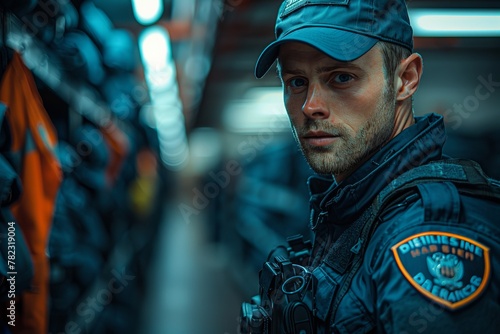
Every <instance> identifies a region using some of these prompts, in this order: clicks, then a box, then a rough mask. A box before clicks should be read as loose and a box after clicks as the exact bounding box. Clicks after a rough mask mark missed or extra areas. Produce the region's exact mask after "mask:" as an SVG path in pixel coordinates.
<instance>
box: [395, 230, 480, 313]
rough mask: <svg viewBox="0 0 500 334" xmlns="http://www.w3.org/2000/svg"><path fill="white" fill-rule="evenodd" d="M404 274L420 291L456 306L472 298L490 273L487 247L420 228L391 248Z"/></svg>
mask: <svg viewBox="0 0 500 334" xmlns="http://www.w3.org/2000/svg"><path fill="white" fill-rule="evenodd" d="M391 250H392V252H393V254H394V257H395V259H396V263H397V265H398V267H399V269H400V270H401V272H402V273H403V275H404V277H405V278H406V279H407V280H408V281H409V282H410V283H411V285H413V286H414V287H415V288H416V289H417V290H418V291H419V292H420V293H422V294H423V295H425V296H426V297H428V298H430V299H431V300H433V301H435V302H436V303H438V304H440V305H443V306H445V307H447V308H448V309H450V310H456V309H458V308H460V307H463V306H465V305H467V304H469V303H471V302H472V301H473V300H475V299H476V298H477V297H478V296H479V295H480V294H481V293H482V292H483V290H484V288H485V287H486V285H487V283H488V279H489V276H490V258H489V248H488V247H486V246H484V245H482V244H480V243H479V242H476V241H474V240H472V239H470V238H466V237H463V236H460V235H458V234H453V233H447V232H423V233H418V234H415V235H412V236H411V237H408V238H406V239H404V240H403V241H401V242H398V243H397V244H396V245H394V246H393V247H392V248H391Z"/></svg>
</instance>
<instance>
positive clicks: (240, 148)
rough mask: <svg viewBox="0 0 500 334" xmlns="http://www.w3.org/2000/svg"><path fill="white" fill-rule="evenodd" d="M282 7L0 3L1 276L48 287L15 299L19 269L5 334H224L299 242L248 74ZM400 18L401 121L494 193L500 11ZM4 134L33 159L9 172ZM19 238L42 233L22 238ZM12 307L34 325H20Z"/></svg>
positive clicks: (487, 8)
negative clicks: (418, 119)
mask: <svg viewBox="0 0 500 334" xmlns="http://www.w3.org/2000/svg"><path fill="white" fill-rule="evenodd" d="M280 4H281V1H279V0H85V1H83V0H71V1H70V0H22V1H12V0H1V1H0V10H1V13H0V17H1V21H2V25H1V30H2V35H1V36H2V40H1V47H2V53H1V60H2V62H1V66H2V67H1V70H2V86H1V87H0V96H1V97H2V98H1V99H0V101H1V104H0V126H1V128H0V129H1V131H0V158H1V160H0V167H1V168H4V167H3V163H4V160H5V161H8V162H9V163H12V161H14V163H12V164H13V166H14V167H13V168H11V169H14V170H15V172H16V173H17V174H19V176H20V185H22V187H21V186H18V187H17V188H16V187H15V186H16V184H17V183H15V182H13V185H12V188H11V189H10V191H11V193H10V194H11V195H12V196H13V197H12V196H11V200H10V202H8V201H5V202H4V200H3V198H4V197H3V196H4V194H3V193H2V197H1V198H2V210H4V209H5V210H7V211H9V213H8V214H9V216H7V211H5V212H4V211H2V212H3V213H2V215H3V216H2V217H3V220H5V223H6V222H9V221H15V222H17V225H16V226H17V227H16V228H18V229H19V230H18V231H16V238H17V240H18V244H17V246H16V247H17V261H18V263H17V266H18V268H21V267H22V266H23V265H24V263H25V262H23V259H25V260H26V259H28V258H29V254H30V252H31V253H36V258H33V262H34V263H36V266H35V269H34V272H33V275H34V276H35V277H37V279H39V281H37V282H38V283H39V284H41V285H43V284H44V283H45V284H46V285H47V286H48V290H47V291H38V292H33V291H31V290H33V289H31V290H29V277H30V276H29V273H26V274H25V276H22V275H21V274H20V272H21V271H20V270H19V273H18V276H17V284H18V285H17V289H18V290H19V291H18V293H21V292H23V291H28V290H29V291H30V292H29V293H28V297H26V298H27V299H26V300H25V301H21V300H20V299H19V300H17V302H16V303H17V304H16V305H19V308H18V310H19V313H18V314H17V319H16V327H18V328H19V327H22V326H26V327H25V329H26V330H27V332H30V333H45V332H49V333H93V334H94V333H96V334H100V333H121V334H123V333H145V334H162V333H166V334H199V333H203V334H233V333H238V316H239V310H240V305H241V302H242V301H246V300H248V299H249V298H250V297H251V296H253V295H255V294H257V292H258V290H257V289H258V271H259V270H260V268H261V265H262V262H263V261H265V259H266V256H267V254H268V252H269V251H270V250H271V249H273V248H274V247H276V246H277V245H280V244H284V243H285V241H286V237H288V236H291V235H295V234H302V235H305V236H306V238H308V237H310V235H309V233H310V230H309V227H308V220H309V212H308V210H309V206H308V199H309V198H308V191H307V186H306V180H307V178H308V176H310V175H312V174H313V172H312V171H311V170H310V169H309V167H308V166H307V164H306V163H305V161H304V160H303V158H302V156H301V155H300V153H299V151H298V149H297V147H296V144H295V143H294V141H293V138H292V136H291V133H290V129H289V123H288V119H287V116H286V113H285V110H284V107H283V102H282V97H281V87H280V81H279V79H278V78H277V76H276V75H275V74H274V72H273V71H274V70H273V69H271V71H270V73H268V75H266V76H265V77H264V78H263V79H259V80H257V79H255V77H254V74H253V68H254V65H255V62H256V60H257V58H258V56H259V54H260V52H261V51H262V49H263V48H264V47H265V46H266V45H267V44H268V43H269V42H270V41H272V40H273V39H274V22H275V16H276V13H277V10H278V7H279V5H280ZM408 6H409V10H410V18H411V20H412V23H413V24H414V27H415V51H416V52H419V53H420V54H421V55H422V56H423V58H424V74H423V78H422V83H421V85H420V88H419V90H418V92H417V94H416V96H415V102H414V109H415V114H416V115H417V116H419V115H424V114H426V113H430V112H434V113H438V114H442V115H443V116H444V117H445V122H446V126H447V131H448V140H447V143H446V146H445V151H446V152H445V153H447V154H449V155H451V156H454V157H461V158H471V159H474V160H476V161H477V162H479V163H480V164H481V165H482V166H483V168H484V170H485V171H486V172H487V173H488V174H489V175H490V176H492V177H496V178H500V64H499V62H498V59H500V26H499V22H500V3H499V2H498V1H495V0H468V1H466V0H455V1H450V0H434V1H426V0H412V1H408ZM436 15H437V16H436ZM457 15H458V16H457ZM429 20H430V21H429ZM426 22H430V24H427V25H426ZM453 22H456V23H459V24H458V25H455V26H452V24H453ZM445 24H448V26H446V25H445ZM5 110H9V111H5ZM35 111H36V112H35ZM4 114H5V119H6V120H4ZM16 117H17V118H16ZM24 119H26V122H25V123H26V124H25V123H23V122H24V121H23V120H24ZM7 121H9V122H18V123H19V124H21V123H22V124H21V125H19V128H20V129H24V130H25V131H24V130H23V131H24V132H22V131H21V132H16V131H17V130H15V129H17V128H16V127H12V126H10V127H9V126H7V125H6V124H7ZM40 122H41V123H42V124H43V129H42V130H40V128H39V127H38V126H39V124H41V123H40ZM16 124H17V123H16ZM33 124H36V125H33ZM12 129H14V130H12ZM19 133H23V134H25V136H27V137H26V138H28V137H29V136H33V138H34V139H33V140H34V142H35V143H36V144H37V145H39V142H43V143H45V144H46V142H47V141H48V142H49V144H47V145H48V147H49V149H44V150H42V149H40V150H39V151H38V152H37V154H39V156H40V157H41V158H40V159H35V160H33V161H35V162H34V163H26V162H25V163H24V164H22V163H21V164H19V163H18V164H16V163H15V162H16V161H18V160H16V159H17V158H16V157H18V156H19V155H20V154H26V156H27V155H28V153H26V152H25V151H23V150H24V149H25V147H22V148H19V147H17V148H16V143H17V141H18V140H20V139H18V138H17V137H16V136H17V135H19ZM33 134H34V135H33ZM23 138H24V137H23ZM30 138H31V137H30ZM40 145H41V144H40ZM42 146H43V145H42ZM47 156H50V159H53V160H50V159H48V160H47V159H46V157H47ZM23 157H24V156H23ZM19 161H21V160H19ZM23 161H28V159H27V158H26V160H23ZM56 167H57V168H56ZM30 168H31V169H30ZM9 171H10V169H9ZM37 171H38V172H37ZM2 172H3V169H2ZM5 175H7V173H5ZM9 175H10V174H9ZM26 175H33V177H32V178H31V179H30V178H27V177H26ZM45 187H47V188H45ZM47 189H52V190H53V191H52V192H51V194H50V196H49V197H50V199H48V197H47V196H48V195H47V193H48V191H46V190H47ZM16 194H17V195H16ZM24 194H33V195H30V196H34V197H30V198H35V199H37V201H38V198H42V199H40V202H35V201H32V200H23V198H26V195H24ZM44 194H45V195H44ZM22 196H25V197H22ZM37 196H38V197H37ZM44 196H45V197H44ZM16 200H18V201H17V202H16ZM30 212H35V213H36V214H27V213H30ZM42 213H43V214H42ZM10 215H11V216H10ZM44 217H45V218H44ZM43 219H45V220H43ZM3 220H2V224H4V221H3ZM25 221H29V223H26V222H25ZM30 224H32V225H36V226H39V227H40V231H41V232H40V233H30V232H26V230H27V227H25V226H28V227H29V226H31V225H30ZM5 226H7V225H5ZM0 232H1V233H4V232H2V231H0ZM21 232H23V233H24V240H21V239H22V238H23V234H22V233H21ZM6 233H7V232H5V233H4V234H5V235H6ZM44 243H45V244H47V245H48V246H47V247H46V248H44V247H43V245H44ZM40 245H42V246H40ZM35 249H36V251H35ZM2 251H3V250H2ZM23 256H24V257H23ZM45 258H48V263H45V262H44V261H46V259H45ZM44 259H45V260H44ZM26 277H28V279H26ZM27 282H28V283H27ZM4 292H5V291H4ZM23 298H24V297H23ZM6 301H7V302H8V300H7V299H5V298H4V300H3V302H6ZM26 305H42V306H41V308H36V310H35V308H34V307H33V309H34V311H33V312H34V313H33V314H32V315H30V312H29V311H26V310H24V312H27V313H26V315H25V316H26V318H24V315H23V316H22V315H21V313H20V312H21V311H20V310H21V306H22V307H23V308H26V307H27V306H26ZM44 305H47V306H44ZM4 309H5V308H3V307H2V312H4ZM41 310H43V311H41ZM40 312H42V313H40ZM37 314H38V315H37ZM40 314H44V315H45V317H39V315H40ZM2 319H6V318H5V317H4V316H3V315H2ZM26 319H28V320H26ZM44 319H46V320H44ZM2 321H3V320H2ZM2 326H3V332H2V331H0V332H1V333H11V332H12V333H14V331H11V330H12V327H9V326H8V325H7V324H4V323H2ZM44 328H48V329H47V330H45V329H44Z"/></svg>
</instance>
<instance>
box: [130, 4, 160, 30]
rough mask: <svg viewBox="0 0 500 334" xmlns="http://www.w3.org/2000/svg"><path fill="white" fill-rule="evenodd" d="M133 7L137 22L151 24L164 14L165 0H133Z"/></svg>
mask: <svg viewBox="0 0 500 334" xmlns="http://www.w3.org/2000/svg"><path fill="white" fill-rule="evenodd" d="M132 9H133V11H134V16H135V19H136V20H137V22H139V23H140V24H142V25H150V24H153V23H155V22H156V21H158V19H159V18H160V17H161V15H162V14H163V0H132Z"/></svg>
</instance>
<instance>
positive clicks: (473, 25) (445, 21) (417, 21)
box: [409, 9, 500, 37]
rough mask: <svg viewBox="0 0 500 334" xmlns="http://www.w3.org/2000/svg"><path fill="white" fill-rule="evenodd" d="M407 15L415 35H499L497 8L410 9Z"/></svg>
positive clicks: (499, 23) (499, 11)
mask: <svg viewBox="0 0 500 334" xmlns="http://www.w3.org/2000/svg"><path fill="white" fill-rule="evenodd" d="M409 15H410V22H411V24H412V26H413V33H414V35H415V36H417V37H495V36H500V10H497V9H481V10H480V9H411V10H409Z"/></svg>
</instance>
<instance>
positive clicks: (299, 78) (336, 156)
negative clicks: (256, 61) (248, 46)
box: [278, 42, 396, 179]
mask: <svg viewBox="0 0 500 334" xmlns="http://www.w3.org/2000/svg"><path fill="white" fill-rule="evenodd" d="M278 59H279V64H280V76H281V79H282V82H283V90H284V101H285V107H286V109H287V112H288V116H289V118H290V122H291V125H292V130H293V134H294V136H295V138H296V140H297V142H298V143H299V145H300V147H301V149H302V152H303V154H304V156H305V157H306V159H307V161H308V162H309V165H310V166H311V168H312V169H314V170H315V171H316V172H317V173H321V174H334V175H335V176H336V177H337V179H339V178H343V177H344V176H347V175H349V174H350V173H352V172H353V171H354V169H355V168H357V167H358V166H359V165H360V164H361V163H363V162H364V161H365V160H366V159H367V158H368V157H369V156H370V155H372V154H373V153H374V152H375V151H376V150H377V149H378V148H379V147H380V146H381V145H382V144H384V143H385V142H387V141H388V140H389V139H390V138H391V137H392V132H393V129H394V115H395V103H396V100H395V92H394V83H393V82H390V84H387V83H386V79H385V77H384V69H383V59H382V53H381V51H380V49H379V48H378V46H375V47H374V48H372V49H371V50H370V51H369V52H367V53H366V54H365V55H363V56H362V57H360V58H358V59H356V60H354V61H352V62H340V61H336V60H334V59H332V58H329V57H328V56H327V55H325V54H324V53H322V52H320V51H318V50H317V49H315V48H312V47H310V46H308V45H306V44H303V43H295V42H290V43H286V44H284V45H282V46H281V47H280V53H279V58H278Z"/></svg>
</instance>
